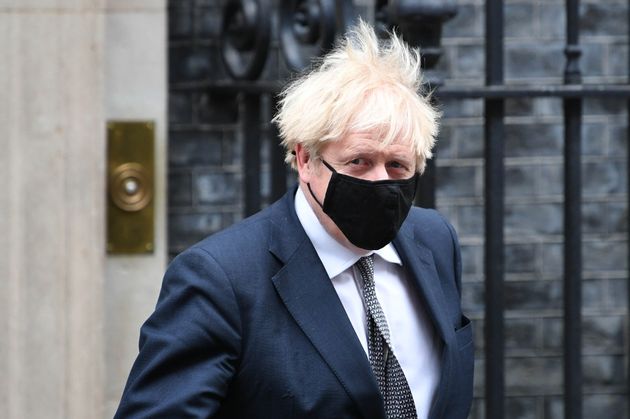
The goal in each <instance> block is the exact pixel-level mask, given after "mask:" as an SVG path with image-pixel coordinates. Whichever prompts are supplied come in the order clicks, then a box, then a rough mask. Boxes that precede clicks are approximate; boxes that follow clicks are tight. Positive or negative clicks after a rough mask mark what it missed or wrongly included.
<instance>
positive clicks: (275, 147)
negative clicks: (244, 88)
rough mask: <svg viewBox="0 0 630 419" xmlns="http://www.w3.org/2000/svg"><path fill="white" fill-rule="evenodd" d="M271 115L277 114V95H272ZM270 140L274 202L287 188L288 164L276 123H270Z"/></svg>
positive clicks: (270, 102)
mask: <svg viewBox="0 0 630 419" xmlns="http://www.w3.org/2000/svg"><path fill="white" fill-rule="evenodd" d="M269 106H270V108H271V109H270V112H269V115H275V113H276V109H277V106H278V101H277V97H276V95H274V94H272V95H270V100H269ZM268 132H269V142H270V150H269V154H270V159H271V197H270V198H271V199H270V202H274V201H275V200H276V199H279V198H280V197H281V196H282V195H284V193H285V192H286V190H287V166H286V164H285V162H284V149H283V147H282V146H281V145H280V135H279V133H278V126H277V125H276V124H274V123H270V124H269V131H268Z"/></svg>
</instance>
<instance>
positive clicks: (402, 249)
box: [394, 225, 454, 418]
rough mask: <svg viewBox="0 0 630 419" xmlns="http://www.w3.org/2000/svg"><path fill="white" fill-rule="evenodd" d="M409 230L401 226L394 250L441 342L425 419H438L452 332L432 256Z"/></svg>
mask: <svg viewBox="0 0 630 419" xmlns="http://www.w3.org/2000/svg"><path fill="white" fill-rule="evenodd" d="M410 230H411V229H410V228H405V225H403V229H402V230H401V232H400V233H399V234H398V237H397V238H396V239H395V240H394V246H395V247H396V250H397V251H398V254H399V255H400V258H401V260H402V262H403V265H404V266H405V268H406V269H407V271H408V272H409V274H410V275H411V277H412V278H413V281H414V283H415V285H416V287H417V289H418V291H419V294H420V298H421V301H422V302H423V303H424V305H425V307H426V309H427V313H428V315H429V317H430V319H431V321H432V322H433V326H434V327H435V330H436V331H437V335H438V336H439V337H440V339H441V341H442V354H441V360H440V368H441V372H440V381H439V383H438V387H437V389H436V392H435V396H434V401H433V404H432V406H431V411H430V413H429V418H438V417H441V415H442V413H441V412H442V411H443V409H444V407H445V404H446V402H447V400H445V399H444V398H443V397H441V396H442V395H444V394H447V390H448V388H449V387H450V380H451V379H452V378H453V377H452V374H451V361H450V354H451V351H450V350H449V348H448V347H447V343H448V342H452V341H453V338H454V336H452V335H453V334H454V329H453V327H452V325H451V322H450V321H449V317H448V313H447V312H446V309H445V307H446V298H445V297H444V292H443V291H442V287H441V285H440V278H439V276H438V273H437V270H436V267H435V261H434V260H433V254H432V253H431V251H430V250H429V249H427V248H426V247H425V246H424V245H422V244H421V243H420V242H419V241H417V240H415V239H414V238H413V232H412V231H410Z"/></svg>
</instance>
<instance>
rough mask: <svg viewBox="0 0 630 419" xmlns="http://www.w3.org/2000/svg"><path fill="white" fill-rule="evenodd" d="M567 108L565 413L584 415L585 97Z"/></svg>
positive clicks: (572, 55) (571, 1)
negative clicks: (582, 178)
mask: <svg viewBox="0 0 630 419" xmlns="http://www.w3.org/2000/svg"><path fill="white" fill-rule="evenodd" d="M578 12H579V0H567V2H566V14H567V28H566V30H567V45H566V49H565V54H566V58H567V61H566V67H565V73H564V83H565V84H580V83H581V81H582V80H581V78H582V77H581V73H580V68H579V58H580V55H581V51H580V47H579V43H578V42H579V41H578V38H579V22H578V18H579V14H578ZM563 108H564V142H565V144H564V417H565V418H566V419H582V314H581V313H582V196H581V195H582V192H581V191H582V185H581V170H582V164H581V145H580V143H581V131H582V99H581V98H571V99H565V100H564V103H563Z"/></svg>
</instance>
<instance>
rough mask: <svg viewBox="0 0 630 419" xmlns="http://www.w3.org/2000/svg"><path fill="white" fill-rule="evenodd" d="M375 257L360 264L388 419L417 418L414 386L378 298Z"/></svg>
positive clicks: (372, 355) (372, 351)
mask: <svg viewBox="0 0 630 419" xmlns="http://www.w3.org/2000/svg"><path fill="white" fill-rule="evenodd" d="M372 258H373V256H372V255H370V256H366V257H362V258H361V259H359V261H358V262H357V263H356V266H357V268H358V269H359V272H360V273H361V277H362V278H363V300H364V302H365V307H366V311H367V312H366V315H367V326H368V352H369V356H370V364H371V365H372V370H373V371H374V375H375V376H376V381H377V382H378V387H379V389H380V390H381V394H382V395H383V400H384V401H385V412H386V413H387V418H388V419H394V418H397V419H398V418H400V419H410V418H413V419H415V418H417V417H418V415H417V414H416V406H415V404H414V402H413V396H412V395H411V389H410V388H409V383H407V379H406V378H405V374H404V373H403V370H402V368H401V367H400V364H399V363H398V360H397V359H396V356H395V355H394V351H393V350H392V345H391V342H390V340H389V327H388V326H387V320H386V319H385V314H384V313H383V309H382V308H381V305H380V304H379V302H378V299H377V298H376V289H375V287H374V260H373V259H372Z"/></svg>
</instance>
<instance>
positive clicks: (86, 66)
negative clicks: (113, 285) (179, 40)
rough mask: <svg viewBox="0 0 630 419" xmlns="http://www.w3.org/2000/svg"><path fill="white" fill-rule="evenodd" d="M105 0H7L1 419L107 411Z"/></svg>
mask: <svg viewBox="0 0 630 419" xmlns="http://www.w3.org/2000/svg"><path fill="white" fill-rule="evenodd" d="M103 32H104V27H103V5H102V2H101V1H100V0H68V1H62V0H57V1H52V0H50V1H45V0H40V1H35V0H0V57H1V58H0V59H1V60H2V62H1V64H0V89H1V90H0V91H1V92H2V93H1V94H0V179H2V184H3V185H4V189H3V191H2V193H0V417H3V418H9V419H14V418H15V419H21V418H77V419H79V418H81V419H83V418H92V417H99V416H101V415H102V412H103V389H104V376H103V366H104V355H103V278H104V225H103V220H104V216H105V214H104V208H105V207H104V194H103V187H104V182H103V179H104V176H103V170H104V152H105V148H104V145H105V142H104V129H103V126H104V117H103V100H104V99H103V89H102V86H103V70H102V67H103V61H102V60H103Z"/></svg>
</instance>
